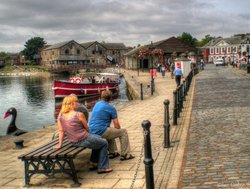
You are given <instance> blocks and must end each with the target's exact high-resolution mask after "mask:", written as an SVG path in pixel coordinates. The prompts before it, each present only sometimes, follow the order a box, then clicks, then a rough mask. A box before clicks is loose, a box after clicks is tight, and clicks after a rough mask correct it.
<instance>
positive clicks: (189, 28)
mask: <svg viewBox="0 0 250 189" xmlns="http://www.w3.org/2000/svg"><path fill="white" fill-rule="evenodd" d="M249 8H250V0H0V51H5V52H18V51H21V50H23V48H24V44H25V42H26V41H27V40H28V39H30V38H32V37H42V38H44V40H45V41H46V42H47V44H55V43H59V42H63V41H68V40H72V39H73V40H75V41H77V42H78V43H83V42H88V41H99V42H102V41H105V42H123V43H124V44H125V45H126V46H137V45H138V44H141V45H144V44H147V43H150V42H151V41H153V42H154V41H159V40H163V39H167V38H169V37H172V36H179V35H181V34H182V32H187V33H190V34H191V35H192V36H193V37H195V38H197V39H198V40H200V39H202V38H203V37H204V36H205V35H207V34H210V35H211V36H222V37H229V36H232V35H233V34H236V33H250V11H249Z"/></svg>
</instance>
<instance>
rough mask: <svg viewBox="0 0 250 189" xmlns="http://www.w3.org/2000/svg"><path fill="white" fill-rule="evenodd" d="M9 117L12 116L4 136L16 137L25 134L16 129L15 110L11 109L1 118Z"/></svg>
mask: <svg viewBox="0 0 250 189" xmlns="http://www.w3.org/2000/svg"><path fill="white" fill-rule="evenodd" d="M10 115H12V118H11V121H10V124H9V126H8V129H7V132H6V134H7V135H13V136H18V135H22V134H24V133H27V131H24V130H21V129H18V128H17V127H16V116H17V111H16V108H13V107H12V108H10V109H8V110H7V112H6V113H5V115H4V117H3V118H4V119H5V118H7V117H9V116H10Z"/></svg>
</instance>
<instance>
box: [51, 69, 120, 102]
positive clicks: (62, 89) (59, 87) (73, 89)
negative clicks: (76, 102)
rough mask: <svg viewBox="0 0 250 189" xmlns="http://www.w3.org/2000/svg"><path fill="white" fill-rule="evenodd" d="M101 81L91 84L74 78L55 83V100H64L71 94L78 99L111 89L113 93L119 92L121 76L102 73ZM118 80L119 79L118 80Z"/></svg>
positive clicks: (79, 78)
mask: <svg viewBox="0 0 250 189" xmlns="http://www.w3.org/2000/svg"><path fill="white" fill-rule="evenodd" d="M98 75H99V77H100V79H99V80H96V78H95V82H89V81H88V80H87V82H86V78H84V79H83V78H81V77H74V78H70V79H69V81H67V80H55V81H54V87H53V90H54V95H55V98H63V97H65V96H67V95H70V94H75V95H77V96H78V97H88V96H94V95H99V94H101V92H102V91H104V90H106V89H109V90H111V91H112V92H113V93H118V92H119V75H117V74H110V73H102V74H98ZM117 78H118V79H117Z"/></svg>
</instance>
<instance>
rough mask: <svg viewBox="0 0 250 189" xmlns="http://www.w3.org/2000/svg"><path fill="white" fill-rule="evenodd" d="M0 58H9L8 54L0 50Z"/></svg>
mask: <svg viewBox="0 0 250 189" xmlns="http://www.w3.org/2000/svg"><path fill="white" fill-rule="evenodd" d="M0 59H1V60H5V61H8V60H10V55H9V54H8V53H6V52H0Z"/></svg>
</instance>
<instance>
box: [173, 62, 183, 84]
mask: <svg viewBox="0 0 250 189" xmlns="http://www.w3.org/2000/svg"><path fill="white" fill-rule="evenodd" d="M174 75H175V82H176V85H177V87H178V86H179V85H180V84H181V77H182V75H183V73H182V69H181V66H180V65H178V64H177V66H176V68H175V69H174Z"/></svg>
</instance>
